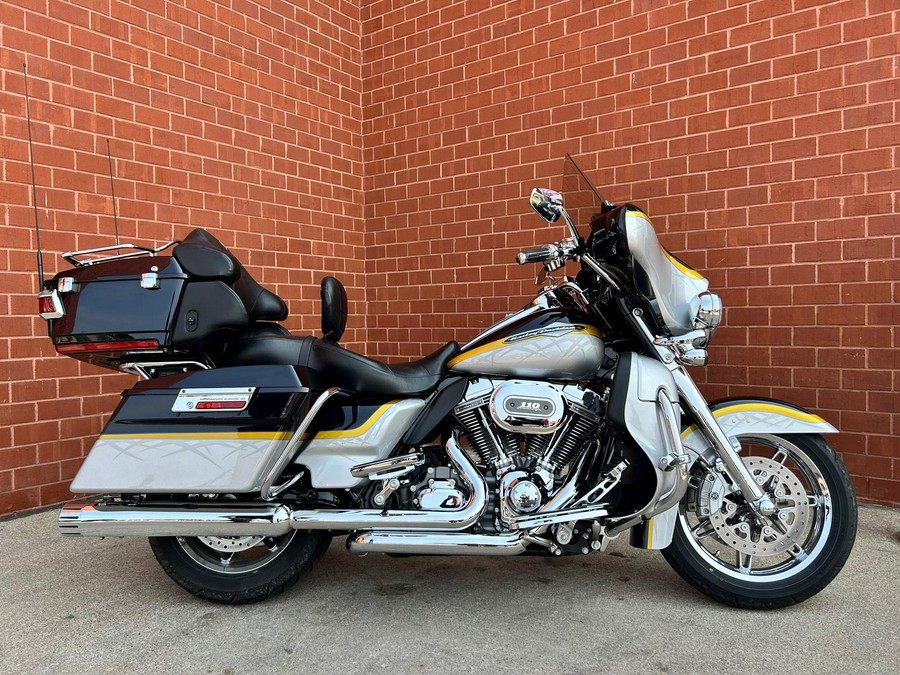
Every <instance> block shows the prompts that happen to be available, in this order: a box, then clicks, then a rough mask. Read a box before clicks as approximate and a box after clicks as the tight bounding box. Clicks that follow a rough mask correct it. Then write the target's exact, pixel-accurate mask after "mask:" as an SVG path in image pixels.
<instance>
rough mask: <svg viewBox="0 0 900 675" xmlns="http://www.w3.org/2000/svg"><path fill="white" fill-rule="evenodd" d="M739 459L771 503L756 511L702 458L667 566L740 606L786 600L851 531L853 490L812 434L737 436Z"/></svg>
mask: <svg viewBox="0 0 900 675" xmlns="http://www.w3.org/2000/svg"><path fill="white" fill-rule="evenodd" d="M738 438H739V440H740V441H741V443H742V446H743V449H742V452H741V458H742V459H743V460H744V463H745V464H746V465H747V466H748V468H750V471H751V473H753V474H754V476H755V477H756V479H757V482H758V483H760V485H761V486H762V487H763V489H764V491H765V492H766V493H767V494H768V495H770V498H772V499H773V501H774V502H775V503H776V507H777V511H776V513H775V514H774V515H773V516H770V517H762V516H757V515H755V514H754V513H753V512H752V511H751V509H750V508H749V506H748V505H747V504H746V501H745V500H744V499H743V497H742V496H741V495H740V493H738V492H734V491H732V490H731V489H730V488H729V487H727V485H726V484H725V482H724V481H723V480H722V478H721V476H720V475H719V474H717V473H716V472H715V471H709V470H708V469H707V468H705V467H703V466H701V464H700V463H699V462H697V463H696V464H695V465H694V469H693V471H692V473H691V479H690V487H689V488H688V491H687V493H686V494H685V496H684V498H683V499H682V501H681V504H680V505H679V513H678V518H677V521H676V525H675V534H674V537H673V539H672V544H671V545H670V546H668V547H667V548H665V549H663V551H662V553H663V556H665V558H666V560H667V561H668V563H669V564H670V565H671V566H672V568H673V569H674V570H675V571H676V572H677V573H678V574H679V575H680V576H681V577H682V578H683V579H684V580H685V581H687V582H688V583H689V584H691V585H692V586H693V587H694V588H696V589H697V590H699V591H701V592H702V593H705V594H706V595H708V596H709V597H711V598H714V599H716V600H718V601H719V602H723V603H725V604H727V605H732V606H734V607H741V608H745V609H775V608H779V607H787V606H790V605H793V604H796V603H798V602H802V601H803V600H806V599H807V598H809V597H811V596H813V595H815V594H816V593H818V592H819V591H821V590H822V589H823V588H825V587H826V586H827V585H828V584H829V583H830V582H831V580H832V579H834V577H835V576H836V575H837V573H838V572H839V571H840V570H841V568H842V567H843V566H844V563H845V562H846V560H847V557H848V556H849V555H850V551H851V549H852V548H853V542H854V539H855V538H856V519H857V509H856V497H855V493H854V490H853V485H852V483H851V482H850V476H849V475H848V474H847V470H846V468H844V465H843V462H841V459H840V457H839V456H838V455H837V453H836V452H835V451H834V449H833V448H832V447H831V446H830V445H829V444H828V443H826V442H825V440H824V439H823V438H822V437H821V436H818V435H812V434H803V435H793V434H792V435H778V434H748V435H746V436H739V437H738Z"/></svg>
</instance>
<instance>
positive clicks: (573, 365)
mask: <svg viewBox="0 0 900 675" xmlns="http://www.w3.org/2000/svg"><path fill="white" fill-rule="evenodd" d="M602 361H603V336H602V335H601V333H600V331H598V330H597V329H596V328H595V327H594V326H592V325H590V324H589V323H587V316H585V315H584V314H582V313H581V312H578V311H577V310H573V309H569V308H549V309H548V308H539V307H535V306H529V307H526V308H525V309H523V310H522V311H520V312H518V313H516V314H513V315H512V316H509V317H507V318H506V319H504V320H503V321H501V322H499V323H497V324H496V325H494V326H492V327H491V328H489V329H488V330H487V331H485V332H484V333H482V334H481V335H480V336H478V337H477V338H475V339H474V340H473V341H472V342H470V343H469V344H467V345H466V346H465V347H463V350H462V351H461V352H460V353H459V354H458V355H457V356H456V357H454V358H453V360H452V361H450V363H449V364H448V367H449V369H450V370H451V371H452V372H454V373H460V374H465V375H493V376H500V377H528V378H538V379H548V380H567V381H572V380H587V379H590V378H591V377H593V376H594V375H595V374H596V372H597V369H598V368H599V367H600V364H601V363H602Z"/></svg>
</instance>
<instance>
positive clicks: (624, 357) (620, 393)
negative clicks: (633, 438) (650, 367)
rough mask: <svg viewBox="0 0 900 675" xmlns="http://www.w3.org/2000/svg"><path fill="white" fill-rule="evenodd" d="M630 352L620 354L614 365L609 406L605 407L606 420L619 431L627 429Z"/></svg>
mask: <svg viewBox="0 0 900 675" xmlns="http://www.w3.org/2000/svg"><path fill="white" fill-rule="evenodd" d="M631 356H632V354H631V352H622V354H620V355H619V362H618V363H617V364H616V373H615V376H614V377H613V384H612V388H611V391H610V393H609V404H608V405H607V406H606V418H607V420H608V421H609V423H610V424H612V425H613V426H615V427H618V428H619V429H627V427H626V425H625V403H626V401H627V400H628V382H629V380H630V379H631Z"/></svg>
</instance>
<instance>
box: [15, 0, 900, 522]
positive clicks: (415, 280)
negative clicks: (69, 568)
mask: <svg viewBox="0 0 900 675" xmlns="http://www.w3.org/2000/svg"><path fill="white" fill-rule="evenodd" d="M84 4H85V3H81V2H77V3H76V2H64V1H62V0H49V3H47V4H45V5H42V7H41V9H39V10H34V9H32V3H24V2H21V1H19V2H13V3H10V2H4V1H2V0H0V77H2V85H3V86H2V88H0V125H2V126H0V143H2V152H0V185H2V190H3V196H4V199H3V200H2V208H3V213H4V223H3V228H2V230H0V237H2V238H0V259H2V265H0V281H2V284H0V305H2V306H3V307H4V309H5V310H6V311H5V313H4V314H3V317H2V319H0V320H2V322H3V324H2V325H3V330H2V332H0V403H2V408H0V410H2V413H0V414H2V416H3V417H2V424H0V513H4V512H8V511H10V510H16V509H22V508H28V507H32V506H36V505H39V504H46V503H51V502H53V501H58V500H60V499H63V498H65V497H67V492H66V489H65V488H66V485H67V482H68V480H69V478H70V477H71V475H72V474H73V473H74V470H75V468H76V466H77V464H78V463H79V461H80V457H81V456H82V455H83V453H84V452H85V450H86V448H87V447H89V445H90V443H91V441H92V440H93V436H94V435H95V434H96V433H97V432H98V431H99V429H100V428H101V426H102V421H103V420H104V419H105V417H106V415H107V414H108V413H109V411H111V410H112V408H113V406H114V404H115V400H116V393H117V392H118V391H119V390H120V389H122V388H123V387H125V386H127V385H128V383H129V382H130V381H131V379H130V378H127V377H120V376H117V375H114V374H113V375H104V376H103V377H99V376H98V373H100V372H101V371H99V370H98V369H95V368H92V367H89V366H80V365H79V364H78V363H76V362H74V361H72V360H71V359H63V358H61V357H56V356H54V355H53V351H52V348H51V346H50V343H49V341H48V340H47V339H46V337H44V335H45V332H44V331H45V327H44V324H43V322H42V321H41V320H40V319H37V318H36V317H35V316H34V311H35V301H34V298H33V292H34V283H35V282H34V277H33V264H34V263H33V246H34V243H33V235H32V229H31V226H32V220H31V219H32V214H31V211H30V204H31V201H30V194H29V186H28V180H29V174H28V168H27V147H26V145H25V143H24V139H25V137H26V135H25V127H24V103H23V100H22V75H21V64H22V61H23V60H24V59H26V58H27V60H28V64H29V73H30V77H31V93H32V97H33V101H32V115H33V118H34V132H35V155H36V157H35V159H36V162H37V165H38V166H37V180H38V185H39V192H38V203H39V206H40V207H41V209H40V218H41V224H42V227H43V228H44V234H43V243H44V248H45V250H46V251H47V255H45V262H46V264H47V267H48V272H54V271H55V269H56V265H57V258H56V256H55V255H53V254H54V253H58V252H61V251H64V250H70V249H73V248H78V247H89V246H96V245H103V244H107V243H109V242H110V241H111V239H112V236H113V235H112V232H113V224H112V218H111V211H112V208H111V201H110V199H109V197H108V195H109V183H108V178H107V175H106V171H107V168H106V157H105V154H106V139H107V138H112V139H113V140H112V142H111V150H112V154H113V156H114V157H115V159H116V173H117V176H118V177H117V179H116V191H117V195H118V197H119V201H118V206H119V213H120V223H119V227H120V231H121V233H122V235H123V238H125V239H134V238H137V239H141V240H155V241H163V240H168V239H170V238H173V237H180V236H183V235H184V234H185V233H186V232H187V231H189V229H190V228H191V227H193V226H196V225H201V226H204V227H208V228H210V229H211V230H214V231H215V233H216V234H217V236H220V237H221V238H222V239H223V240H224V241H225V243H226V244H228V245H232V246H235V247H236V248H238V249H239V250H240V251H241V254H242V258H243V260H244V262H245V263H249V268H250V270H251V272H252V273H253V274H254V276H256V277H257V278H258V279H259V280H260V281H262V282H263V283H265V284H267V285H269V286H270V287H273V289H274V290H275V291H277V292H278V293H279V294H280V295H282V297H285V299H287V300H288V302H289V305H290V309H291V315H292V318H291V319H290V320H289V321H288V326H289V327H290V328H292V329H294V330H296V331H300V332H312V331H314V330H316V328H317V323H318V320H317V318H316V313H317V311H318V309H317V297H318V294H317V282H318V279H319V278H320V277H321V276H322V274H323V273H337V274H338V275H339V276H340V277H341V278H342V279H343V281H344V282H345V284H347V286H348V290H349V293H350V297H351V308H350V311H351V315H352V316H351V319H350V322H349V326H350V332H349V336H348V339H349V342H348V345H349V346H351V347H356V348H358V349H360V350H364V351H367V352H368V353H369V354H371V355H374V356H382V357H387V358H403V357H409V356H417V355H419V354H422V353H426V352H428V351H429V350H430V349H431V348H433V347H434V346H436V345H437V344H438V343H441V342H443V341H445V340H448V339H454V338H455V339H459V340H461V341H465V340H467V339H469V338H471V337H472V336H473V335H474V334H475V333H476V332H477V331H479V330H480V329H482V328H484V327H486V326H488V325H489V324H491V323H493V322H494V321H495V320H496V319H498V318H499V317H501V316H502V315H504V314H505V313H507V312H509V311H512V310H514V309H517V308H518V307H520V306H521V305H522V304H523V303H524V302H525V301H526V300H527V299H528V298H529V297H530V295H531V294H532V293H533V289H534V286H533V284H532V274H533V270H532V269H526V268H519V267H517V266H515V265H514V264H512V261H513V258H514V254H515V252H516V251H517V250H519V249H520V248H522V247H526V246H530V245H534V244H539V243H545V242H547V241H550V240H553V239H556V238H558V237H559V236H560V230H559V229H555V228H551V227H549V226H547V225H546V224H544V223H542V221H540V220H538V219H537V217H536V216H534V215H533V214H532V213H531V210H530V208H529V207H528V206H527V204H526V198H527V195H528V192H529V191H530V189H531V187H533V186H535V185H544V186H549V187H554V188H557V189H558V188H559V187H560V185H559V173H560V171H561V168H562V161H561V158H562V156H563V154H564V153H565V152H570V153H572V154H574V155H576V156H577V157H578V158H579V160H580V161H581V162H582V164H583V166H584V167H585V168H586V169H587V171H588V174H589V176H590V177H591V178H592V179H594V180H595V181H596V182H597V183H598V184H599V185H601V186H602V188H603V189H604V192H605V195H606V196H607V197H608V198H609V199H611V200H613V201H617V202H622V201H626V200H630V201H633V202H636V203H637V204H639V205H640V206H642V207H643V208H645V209H646V210H647V211H648V212H649V213H650V214H651V216H652V217H653V219H654V222H655V223H656V225H657V229H658V230H659V231H660V232H661V234H662V238H663V240H664V243H665V244H666V245H667V246H669V247H670V248H672V249H673V250H675V251H676V252H677V253H678V254H679V255H680V256H682V257H683V258H684V259H686V260H687V261H688V262H689V263H691V264H693V265H695V266H696V267H698V268H700V269H701V270H703V271H704V272H705V273H706V274H707V276H708V277H709V278H710V281H711V283H712V285H713V287H714V289H715V290H716V291H718V292H720V293H721V294H722V296H723V298H724V300H725V303H726V305H727V307H728V311H727V314H726V325H725V326H723V327H722V328H720V330H719V332H718V334H717V336H716V341H715V345H714V347H713V348H712V350H711V361H712V362H713V364H714V365H712V366H710V367H709V368H707V369H705V370H703V369H694V374H695V375H696V376H697V377H698V379H701V381H703V382H704V385H703V386H704V389H705V391H706V392H707V394H708V395H709V396H710V397H718V396H723V395H735V394H742V393H753V394H757V395H769V396H776V397H781V398H785V399H788V400H791V401H795V402H797V403H799V404H801V405H806V406H808V407H810V408H813V409H815V410H816V411H817V412H820V413H821V414H823V415H824V416H826V417H827V418H828V419H829V420H831V421H833V422H834V423H835V424H837V425H839V426H840V427H841V428H842V430H843V431H844V433H843V434H841V436H839V437H837V438H836V439H834V440H835V443H836V445H837V446H838V447H839V449H840V450H841V451H842V453H843V456H844V459H845V461H846V462H847V465H848V466H849V468H850V470H851V472H852V473H853V475H854V478H855V481H856V485H857V488H858V489H859V493H860V496H861V497H862V498H864V499H867V500H870V501H877V502H882V503H890V504H894V505H900V446H898V442H897V440H896V438H897V435H898V433H900V414H898V413H897V411H898V410H900V405H898V404H900V401H898V395H897V394H896V393H894V392H895V391H896V390H897V388H898V385H900V336H898V331H897V327H896V326H897V323H898V316H897V309H896V307H897V305H896V301H897V299H898V296H900V290H898V286H900V278H898V277H900V267H898V262H897V258H898V254H900V227H898V224H897V222H898V221H897V219H896V211H897V204H896V199H897V196H896V193H897V188H898V182H900V181H898V178H900V173H898V167H897V162H898V156H897V150H896V148H895V145H897V139H898V137H900V134H898V130H900V127H898V119H897V118H898V100H900V95H898V94H900V91H898V85H897V71H898V67H900V57H898V54H900V41H898V37H897V36H898V33H900V25H898V21H900V18H898V16H897V14H898V11H897V9H896V3H892V2H889V1H887V0H868V2H866V1H865V0H849V1H847V2H811V1H808V0H793V2H791V0H779V1H778V2H771V1H769V0H759V1H757V2H746V3H743V2H733V1H732V2H731V3H729V2H725V1H722V2H711V1H702V0H692V1H691V2H673V3H671V4H669V5H666V6H660V5H661V3H658V2H650V1H649V0H629V1H621V2H608V3H602V4H603V7H602V8H594V9H587V8H588V7H590V6H591V3H583V2H575V1H573V0H565V1H561V2H551V1H548V0H545V1H543V2H528V1H519V2H504V3H500V2H497V3H477V2H474V1H472V0H469V1H467V2H459V1H451V0H427V1H419V2H409V1H408V0H374V1H369V2H364V3H363V2H350V1H349V0H345V1H341V0H322V1H321V2H308V3H302V4H301V3H298V4H294V3H288V2H279V1H278V0H273V1H261V2H258V3H257V2H250V1H249V0H231V2H228V1H227V0H225V1H224V2H218V3H217V2H212V1H209V0H190V1H189V2H187V3H184V2H181V3H179V2H176V1H172V2H160V3H156V4H155V5H154V7H155V8H156V9H155V12H148V11H146V10H143V9H140V8H137V7H132V6H130V4H129V3H124V2H117V1H115V0H113V1H109V0H100V1H99V2H94V3H90V7H92V8H93V9H88V8H85V6H84ZM598 4H600V3H598ZM485 7H487V8H485ZM336 254H337V255H336Z"/></svg>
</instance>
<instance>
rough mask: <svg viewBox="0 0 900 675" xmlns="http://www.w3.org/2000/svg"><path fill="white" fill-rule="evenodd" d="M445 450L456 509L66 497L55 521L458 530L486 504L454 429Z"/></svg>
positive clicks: (109, 527) (195, 528)
mask: <svg viewBox="0 0 900 675" xmlns="http://www.w3.org/2000/svg"><path fill="white" fill-rule="evenodd" d="M446 450H447V455H448V457H449V458H450V461H451V463H452V464H453V465H454V466H455V467H456V469H457V471H458V473H459V475H460V477H461V478H462V480H463V482H464V483H465V484H466V486H467V487H468V489H469V495H470V496H469V500H468V502H467V503H466V504H465V505H463V506H462V507H461V508H459V509H455V510H449V509H445V510H441V511H405V510H395V511H380V510H378V509H300V510H296V511H295V510H292V509H290V508H289V507H287V506H284V505H283V504H275V503H263V504H261V503H259V502H250V503H247V502H210V503H199V504H196V503H189V504H173V503H160V502H156V503H153V502H141V503H135V504H127V503H121V502H112V501H109V500H105V499H102V498H101V499H88V500H78V501H73V502H68V503H67V504H65V505H64V506H63V507H62V509H61V510H60V512H59V517H58V519H57V524H58V526H59V530H60V532H61V533H63V534H70V535H76V534H80V535H85V536H97V537H127V536H138V537H177V536H219V537H230V536H244V535H257V536H279V535H283V534H287V533H288V532H290V531H291V530H292V529H295V530H343V531H348V530H369V529H379V530H383V529H389V530H405V531H410V530H412V531H415V530H464V529H466V528H467V527H469V526H471V525H472V524H474V523H475V521H477V520H478V519H479V518H480V517H481V514H482V513H484V509H485V507H486V506H487V485H486V484H485V481H484V477H483V476H482V475H481V473H479V471H478V469H476V468H475V467H474V466H473V465H472V463H471V462H470V461H469V459H468V457H466V454H465V453H464V452H463V450H462V448H461V447H460V446H459V442H458V441H457V438H456V435H455V434H454V435H453V436H452V437H451V438H450V440H449V441H447V444H446Z"/></svg>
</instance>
